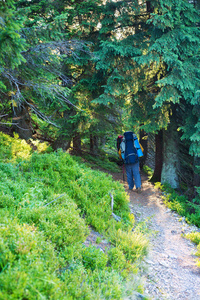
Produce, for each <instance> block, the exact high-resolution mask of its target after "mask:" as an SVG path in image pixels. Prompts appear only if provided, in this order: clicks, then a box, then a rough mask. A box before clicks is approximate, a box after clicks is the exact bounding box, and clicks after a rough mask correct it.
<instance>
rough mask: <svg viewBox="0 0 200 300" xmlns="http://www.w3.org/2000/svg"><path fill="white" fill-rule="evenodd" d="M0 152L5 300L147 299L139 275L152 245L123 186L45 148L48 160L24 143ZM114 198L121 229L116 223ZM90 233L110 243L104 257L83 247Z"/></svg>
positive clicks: (0, 285) (1, 141)
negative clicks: (141, 296) (132, 211)
mask: <svg viewBox="0 0 200 300" xmlns="http://www.w3.org/2000/svg"><path fill="white" fill-rule="evenodd" d="M0 145H1V151H0V160H1V162H0V177H1V183H0V225H1V226H0V299H122V298H123V297H125V296H127V295H128V294H130V293H132V292H133V291H137V292H140V293H141V292H142V287H141V286H140V283H139V281H138V282H137V280H136V274H137V271H138V267H139V262H140V260H141V259H142V258H143V257H144V255H146V253H147V248H148V241H147V239H146V238H145V236H144V235H143V234H142V233H141V232H140V231H139V230H137V231H132V228H133V224H134V218H133V216H132V215H131V214H130V211H129V207H128V198H127V194H126V193H125V191H124V189H123V188H122V186H121V185H120V184H119V183H118V182H113V180H112V178H111V176H108V175H107V174H105V173H101V172H100V171H96V170H92V169H91V168H89V167H88V166H86V165H85V164H84V163H80V162H78V161H77V160H74V158H73V157H72V156H70V155H69V154H67V153H64V152H63V151H61V150H59V151H57V152H52V151H51V149H49V148H48V147H47V145H46V144H44V145H43V146H44V147H45V145H46V147H47V150H48V151H49V153H48V152H40V153H39V152H34V153H33V151H32V150H31V148H30V146H29V145H28V144H26V143H25V142H24V141H23V140H19V139H18V138H17V137H15V138H14V139H12V138H10V137H9V136H6V135H4V134H0ZM14 149H15V150H14ZM43 149H44V148H43V147H42V145H41V151H43ZM109 193H112V194H113V196H114V213H115V214H116V215H118V216H120V217H121V220H122V221H121V222H116V221H115V220H114V218H113V217H112V216H111V213H112V211H111V205H110V201H111V199H110V196H109ZM88 225H90V226H92V228H94V230H96V231H98V232H99V233H101V234H102V235H103V236H104V238H106V239H107V240H108V241H109V242H110V243H109V244H108V247H107V250H106V251H105V252H103V251H101V250H99V249H97V248H95V246H93V245H90V246H89V247H86V246H84V244H83V243H84V241H85V240H86V237H87V236H88V235H89V227H88ZM99 242H100V241H99ZM131 280H132V281H131ZM130 281H131V284H128V282H130Z"/></svg>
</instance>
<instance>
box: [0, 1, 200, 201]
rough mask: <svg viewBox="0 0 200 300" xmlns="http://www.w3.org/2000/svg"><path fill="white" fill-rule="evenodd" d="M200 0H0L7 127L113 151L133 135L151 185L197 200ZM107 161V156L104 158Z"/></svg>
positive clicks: (1, 91)
mask: <svg viewBox="0 0 200 300" xmlns="http://www.w3.org/2000/svg"><path fill="white" fill-rule="evenodd" d="M199 26H200V1H198V0H193V1H189V0H164V1H163V0H152V1H143V0H135V1H134V0H133V1H127V0H125V1H118V0H115V1H109V0H108V1H106V0H103V1H101V0H87V1H81V0H80V1H74V0H71V1H66V0H60V1H57V0H45V1H43V0H42V1H38V0H18V1H13V0H6V1H0V29H1V30H0V65H1V67H0V107H1V114H0V118H1V119H0V122H1V123H0V126H1V130H2V131H5V130H6V131H7V132H8V133H9V134H11V135H12V134H13V133H14V132H17V133H18V134H19V137H20V138H23V139H26V140H30V139H32V140H34V139H40V140H45V141H48V142H49V143H50V144H51V145H52V147H53V149H55V150H56V149H58V148H62V149H63V150H68V149H72V150H73V151H76V152H77V153H79V154H80V153H84V152H89V153H91V154H92V155H96V156H98V155H101V154H103V153H105V151H106V152H107V153H112V149H114V147H115V145H114V144H115V139H116V137H117V135H118V134H121V133H123V131H125V130H134V131H135V132H136V133H137V134H138V135H139V136H140V142H141V144H142V145H143V147H144V154H145V155H144V159H143V161H142V166H143V165H144V164H145V159H146V157H147V154H148V145H149V137H150V136H151V137H152V136H154V140H155V169H154V174H153V177H152V181H161V182H162V183H168V184H170V185H171V187H172V188H175V189H178V190H181V192H184V193H186V194H187V195H188V197H189V199H190V201H192V202H193V204H194V205H199V204H200V175H199V174H200V47H199V46H200V30H199ZM103 155H105V154H103Z"/></svg>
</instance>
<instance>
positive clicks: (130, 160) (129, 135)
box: [124, 131, 139, 164]
mask: <svg viewBox="0 0 200 300" xmlns="http://www.w3.org/2000/svg"><path fill="white" fill-rule="evenodd" d="M124 138H125V139H124V143H125V153H124V154H125V155H124V161H125V164H135V163H137V162H138V161H139V158H138V154H137V149H136V148H135V146H134V136H133V132H132V131H127V132H125V133H124Z"/></svg>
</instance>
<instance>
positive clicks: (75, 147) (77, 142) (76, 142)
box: [73, 132, 81, 154]
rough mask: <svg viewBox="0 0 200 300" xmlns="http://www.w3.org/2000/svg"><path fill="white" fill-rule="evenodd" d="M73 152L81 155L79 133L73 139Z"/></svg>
mask: <svg viewBox="0 0 200 300" xmlns="http://www.w3.org/2000/svg"><path fill="white" fill-rule="evenodd" d="M73 151H74V152H75V153H77V154H80V153H81V137H80V133H78V132H77V133H76V135H75V136H74V137H73Z"/></svg>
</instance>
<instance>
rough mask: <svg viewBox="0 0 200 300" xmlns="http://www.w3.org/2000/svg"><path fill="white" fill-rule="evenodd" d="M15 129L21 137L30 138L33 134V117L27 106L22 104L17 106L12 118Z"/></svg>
mask: <svg viewBox="0 0 200 300" xmlns="http://www.w3.org/2000/svg"><path fill="white" fill-rule="evenodd" d="M12 122H13V130H14V131H15V132H16V133H18V134H19V137H20V138H21V139H25V140H28V139H30V138H31V137H32V135H33V128H32V124H31V117H30V115H29V109H28V107H27V106H25V105H22V106H19V107H15V110H14V116H13V119H12Z"/></svg>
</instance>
